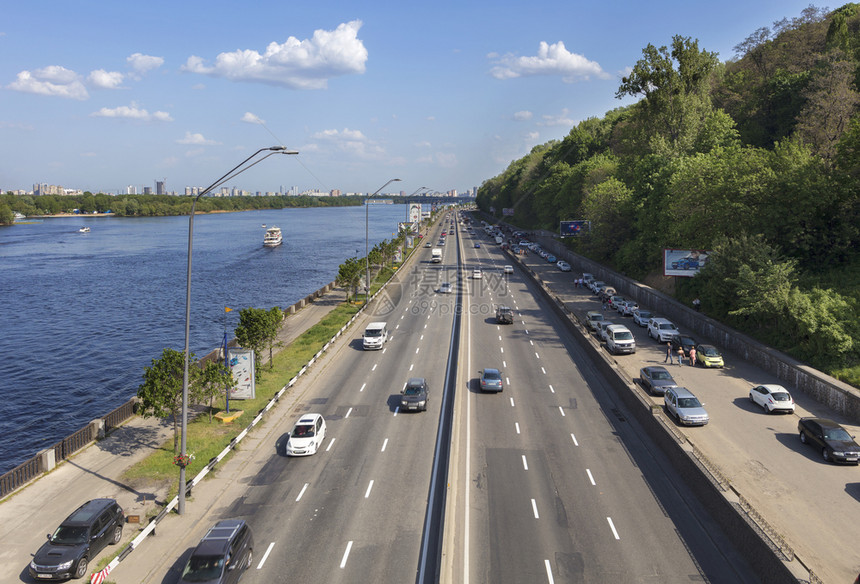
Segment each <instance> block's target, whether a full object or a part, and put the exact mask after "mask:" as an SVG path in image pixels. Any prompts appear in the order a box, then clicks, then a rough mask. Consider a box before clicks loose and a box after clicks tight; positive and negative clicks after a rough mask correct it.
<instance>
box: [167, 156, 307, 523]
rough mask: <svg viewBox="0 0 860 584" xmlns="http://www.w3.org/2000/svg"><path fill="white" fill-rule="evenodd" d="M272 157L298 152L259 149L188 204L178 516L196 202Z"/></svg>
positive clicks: (181, 503)
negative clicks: (264, 153)
mask: <svg viewBox="0 0 860 584" xmlns="http://www.w3.org/2000/svg"><path fill="white" fill-rule="evenodd" d="M261 152H268V154H266V155H265V156H263V157H262V158H260V159H259V160H256V161H255V162H253V163H251V164H248V163H249V162H250V161H251V159H252V158H254V157H255V156H257V155H258V154H260V153H261ZM273 154H298V152H297V151H295V150H287V148H286V146H271V147H269V148H260V149H259V150H257V151H256V152H254V153H253V154H252V155H250V156H249V157H248V158H246V159H245V160H243V161H242V162H240V163H239V164H237V165H236V166H234V167H233V168H232V169H231V170H230V171H229V172H227V173H226V174H225V175H224V176H222V177H221V178H219V179H218V180H216V181H215V182H214V183H212V184H211V185H209V186H208V187H206V188H205V189H204V190H203V191H201V192H200V194H199V195H197V197H195V199H194V201H193V202H192V203H191V213H190V214H189V215H188V266H187V269H186V273H185V366H184V368H183V370H182V426H181V432H182V436H181V439H180V447H179V448H180V453H179V455H180V458H179V504H178V508H177V512H178V513H179V514H180V515H182V514H183V513H185V485H186V483H185V466H186V465H187V463H188V454H187V446H188V444H187V441H186V434H187V430H188V355H189V352H188V344H189V336H190V334H191V240H192V237H193V236H194V210H195V208H196V207H197V201H199V200H200V197H202V196H203V195H205V194H206V193H208V192H210V191H212V189H215V188H217V187H219V186H220V185H222V184H223V183H225V182H227V181H228V180H230V179H232V178H233V177H234V176H237V175H239V174H241V173H243V172H245V171H246V170H248V169H249V168H251V167H252V166H255V165H256V164H258V163H260V162H262V161H263V160H265V159H266V158H268V157H269V156H272V155H273Z"/></svg>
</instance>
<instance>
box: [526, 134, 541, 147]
mask: <svg viewBox="0 0 860 584" xmlns="http://www.w3.org/2000/svg"><path fill="white" fill-rule="evenodd" d="M538 138H540V132H529V133H528V134H526V139H525V141H526V142H527V143H530V144H536V143H537V141H538Z"/></svg>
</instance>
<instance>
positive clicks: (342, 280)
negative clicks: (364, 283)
mask: <svg viewBox="0 0 860 584" xmlns="http://www.w3.org/2000/svg"><path fill="white" fill-rule="evenodd" d="M363 269H364V264H362V263H360V262H359V261H358V258H356V257H351V258H349V259H347V260H346V261H345V262H343V263H342V264H341V265H340V266H339V267H338V269H337V278H336V279H335V282H337V285H338V286H343V287H344V288H346V289H347V294H349V290H350V289H352V297H353V299H355V297H356V296H357V295H358V287H359V285H361V273H362V270H363Z"/></svg>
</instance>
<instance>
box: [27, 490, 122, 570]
mask: <svg viewBox="0 0 860 584" xmlns="http://www.w3.org/2000/svg"><path fill="white" fill-rule="evenodd" d="M124 522H125V515H124V514H123V512H122V507H120V506H119V505H118V504H117V502H116V501H115V500H113V499H93V500H92V501H87V502H86V503H84V504H83V505H81V506H80V507H78V508H77V509H75V510H74V511H73V512H72V514H71V515H69V516H68V517H67V518H66V520H65V521H63V522H62V523H61V524H60V526H59V527H58V528H57V530H56V531H55V532H54V534H53V535H51V534H48V541H47V543H45V544H42V547H40V548H39V551H37V552H36V555H34V556H33V561H32V562H30V576H31V577H32V578H34V579H36V580H66V579H68V578H82V577H83V576H86V574H87V565H88V564H89V562H90V560H92V559H93V558H95V557H96V555H97V554H98V553H99V552H100V551H102V549H104V547H105V546H107V545H108V544H111V545H113V544H117V543H119V542H120V540H121V539H122V525H123V523H124Z"/></svg>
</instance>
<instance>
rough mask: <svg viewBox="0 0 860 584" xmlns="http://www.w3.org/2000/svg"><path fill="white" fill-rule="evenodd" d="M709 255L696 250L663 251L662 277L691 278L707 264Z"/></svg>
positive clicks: (706, 252)
mask: <svg viewBox="0 0 860 584" xmlns="http://www.w3.org/2000/svg"><path fill="white" fill-rule="evenodd" d="M709 253H710V252H708V251H702V250H697V249H664V250H663V275H664V276H686V277H689V278H692V277H693V276H695V275H696V274H698V273H699V270H700V269H702V268H703V267H704V265H705V264H706V263H707V261H708V254H709Z"/></svg>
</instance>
